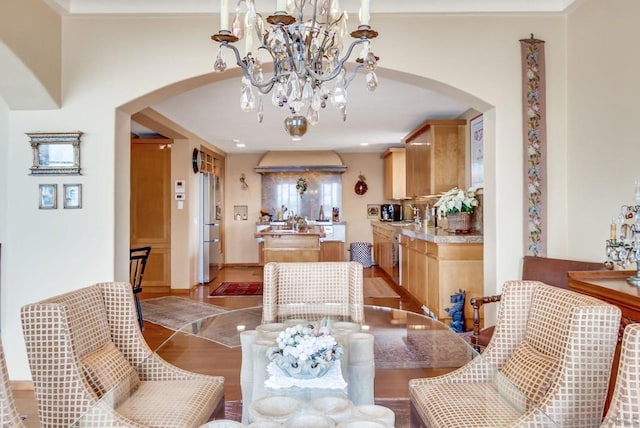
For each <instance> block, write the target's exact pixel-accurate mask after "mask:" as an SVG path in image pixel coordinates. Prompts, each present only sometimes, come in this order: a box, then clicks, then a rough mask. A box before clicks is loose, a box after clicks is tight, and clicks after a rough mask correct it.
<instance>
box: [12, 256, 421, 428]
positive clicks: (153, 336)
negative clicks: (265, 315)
mask: <svg viewBox="0 0 640 428" xmlns="http://www.w3.org/2000/svg"><path fill="white" fill-rule="evenodd" d="M364 276H365V277H372V278H373V277H381V278H384V279H385V281H386V282H387V283H388V284H389V285H390V286H391V287H392V288H393V289H394V290H395V291H396V292H397V293H398V294H399V295H400V301H399V305H400V309H405V310H407V311H413V312H420V313H421V312H422V310H421V305H420V304H418V303H417V302H416V301H415V300H413V298H411V296H409V295H408V294H407V293H406V292H405V291H404V290H403V289H401V288H398V287H396V286H395V285H394V284H393V282H392V281H391V280H390V278H389V277H388V276H387V275H386V273H384V271H382V270H381V269H379V268H377V267H375V266H374V267H371V268H365V269H364ZM261 280H262V268H261V267H241V266H234V267H226V268H224V269H221V270H220V273H219V275H218V277H217V278H216V279H214V280H213V281H211V282H210V283H209V284H205V285H198V286H195V287H193V288H192V289H191V290H190V291H189V292H186V291H185V292H182V293H171V291H168V290H167V291H165V290H162V289H155V290H149V289H146V290H145V291H144V292H143V293H141V298H142V299H146V298H152V297H159V296H163V295H171V294H178V295H180V296H182V297H189V298H191V299H193V300H197V301H201V302H206V303H211V304H214V305H217V306H223V307H226V308H230V309H234V308H244V307H251V306H258V305H260V304H262V296H233V297H209V294H210V292H211V291H213V290H215V289H216V288H217V287H218V286H219V285H220V284H221V283H222V282H225V281H261ZM372 304H377V303H375V302H374V303H372ZM380 305H382V303H380ZM171 333H172V331H170V330H168V329H166V328H163V327H160V326H158V325H155V324H151V323H146V324H145V328H144V332H143V335H144V338H145V340H146V341H147V343H148V344H149V346H150V347H151V348H152V349H154V348H156V347H157V346H159V345H160V344H161V343H162V342H163V341H164V340H165V339H166V338H168V337H169V336H170V335H171ZM164 357H165V358H166V359H167V360H168V361H169V362H172V361H171V355H170V354H169V355H165V356H164ZM191 357H192V358H191ZM212 361H216V355H212V354H211V351H210V350H207V351H206V352H205V351H204V350H203V352H195V353H193V354H191V353H190V361H188V364H187V365H188V366H189V367H192V368H194V370H195V371H198V372H203V373H209V374H218V375H223V376H225V399H226V400H240V390H239V369H238V370H234V371H233V372H229V373H216V368H215V364H212ZM181 367H184V361H181ZM388 372H389V373H387V375H386V376H384V379H381V378H380V376H377V377H376V391H378V390H379V389H380V390H381V391H382V393H383V394H384V395H385V396H391V397H394V396H396V395H397V391H402V392H404V394H403V395H402V396H404V397H406V396H407V394H408V391H407V390H406V389H407V388H406V380H404V379H403V378H402V377H400V378H398V377H397V376H395V375H394V373H393V371H392V370H390V371H388ZM385 391H386V393H385ZM13 393H14V398H15V400H16V407H17V408H18V412H20V413H21V414H25V415H27V419H26V421H25V422H26V424H27V427H34V428H35V427H39V426H40V424H39V422H38V414H37V405H36V402H35V397H34V393H33V390H32V389H29V388H24V387H17V388H14V391H13Z"/></svg>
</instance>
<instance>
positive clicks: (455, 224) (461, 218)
mask: <svg viewBox="0 0 640 428" xmlns="http://www.w3.org/2000/svg"><path fill="white" fill-rule="evenodd" d="M447 223H448V225H449V227H448V229H447V230H448V231H449V232H454V233H469V231H470V230H471V213H465V212H457V213H455V214H447Z"/></svg>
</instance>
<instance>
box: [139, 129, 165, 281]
mask: <svg viewBox="0 0 640 428" xmlns="http://www.w3.org/2000/svg"><path fill="white" fill-rule="evenodd" d="M167 142H171V140H165V139H162V140H158V139H144V138H140V139H132V140H131V208H130V223H131V226H130V227H131V230H130V245H131V247H132V248H133V247H144V246H150V247H151V254H150V255H149V261H148V262H147V267H146V270H145V273H144V279H143V283H142V285H143V287H144V286H145V285H147V286H171V191H172V187H171V150H170V149H168V148H167V144H168V143H167ZM162 146H164V147H162Z"/></svg>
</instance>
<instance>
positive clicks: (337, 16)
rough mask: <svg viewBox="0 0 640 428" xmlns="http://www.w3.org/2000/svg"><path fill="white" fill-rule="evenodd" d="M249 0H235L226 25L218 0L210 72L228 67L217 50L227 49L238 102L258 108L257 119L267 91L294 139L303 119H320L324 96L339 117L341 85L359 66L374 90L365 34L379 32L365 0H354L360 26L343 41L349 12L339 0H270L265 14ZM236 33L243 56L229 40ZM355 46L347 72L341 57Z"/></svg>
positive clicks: (223, 0) (225, 2)
mask: <svg viewBox="0 0 640 428" xmlns="http://www.w3.org/2000/svg"><path fill="white" fill-rule="evenodd" d="M254 1H255V0H237V6H236V9H235V15H234V18H233V21H232V22H231V24H230V23H229V0H220V4H221V8H220V27H221V29H220V31H219V32H218V33H217V34H214V35H212V36H211V39H213V40H214V41H216V42H218V43H220V49H219V50H218V54H217V56H216V60H215V62H214V70H215V71H216V72H224V71H225V70H226V68H227V64H226V62H225V61H224V58H223V55H222V48H223V47H225V48H228V49H231V51H232V52H233V53H234V55H235V60H236V64H237V65H238V66H239V67H240V68H241V69H242V73H243V77H242V82H241V90H240V108H241V109H242V110H243V111H256V110H257V118H258V122H262V119H263V117H264V110H263V105H262V95H266V94H269V93H270V95H271V103H272V104H273V105H274V106H276V107H279V108H282V109H286V110H287V111H288V117H287V118H286V119H285V122H284V124H285V129H286V130H287V132H288V133H289V135H290V136H291V137H292V138H294V139H298V140H299V139H300V138H301V137H302V136H303V135H304V133H305V132H306V130H307V124H309V125H312V126H313V125H315V124H317V123H318V122H319V120H320V110H321V109H323V108H325V107H326V106H327V102H329V103H331V105H333V106H334V107H335V108H337V109H338V110H339V111H340V112H341V114H342V119H343V120H346V117H347V114H346V111H347V99H348V97H347V88H348V86H349V84H350V83H351V81H352V80H353V79H355V77H356V74H357V72H358V71H360V70H361V69H363V68H364V70H365V71H366V75H365V85H366V88H367V90H369V91H375V90H376V88H377V87H378V77H377V76H376V73H375V69H376V65H377V62H378V60H379V58H378V57H377V56H376V55H374V54H373V52H372V51H371V40H372V39H374V38H376V37H377V36H378V33H377V32H376V31H374V30H372V29H371V27H370V26H369V0H361V4H360V11H359V17H360V25H359V26H358V28H357V30H355V31H353V32H351V37H353V39H354V40H352V41H351V43H350V44H349V45H348V46H346V44H345V37H346V35H347V20H348V16H347V12H346V11H343V10H342V9H341V8H340V2H339V0H277V2H276V11H275V12H274V13H273V14H271V15H269V16H267V17H266V18H265V17H263V16H262V15H261V14H259V13H257V12H256V7H255V3H254ZM243 4H244V6H245V9H246V12H245V14H244V17H242V16H241V6H242V5H243ZM243 38H244V40H245V56H244V57H242V56H241V54H240V51H239V50H238V48H237V47H236V46H235V45H234V44H233V43H235V42H237V41H238V40H240V39H243ZM358 45H362V50H361V52H359V53H358V57H357V59H356V60H355V65H354V66H353V67H351V68H352V69H351V70H348V69H347V65H346V62H347V60H348V59H349V58H350V57H351V54H352V53H353V51H354V49H355V48H356V47H357V46H358ZM267 62H272V63H273V72H272V74H271V75H270V76H269V75H265V73H264V71H263V64H265V63H267ZM255 91H257V92H258V96H257V97H256V93H255ZM266 102H268V101H266Z"/></svg>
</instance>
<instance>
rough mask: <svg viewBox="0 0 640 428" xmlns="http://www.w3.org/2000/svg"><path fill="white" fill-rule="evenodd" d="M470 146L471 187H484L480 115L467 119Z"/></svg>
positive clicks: (482, 129)
mask: <svg viewBox="0 0 640 428" xmlns="http://www.w3.org/2000/svg"><path fill="white" fill-rule="evenodd" d="M469 133H470V135H469V138H470V140H469V141H470V142H471V144H470V146H471V187H474V188H480V187H484V124H483V120H482V115H479V116H476V117H474V118H473V119H471V120H470V121H469Z"/></svg>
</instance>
